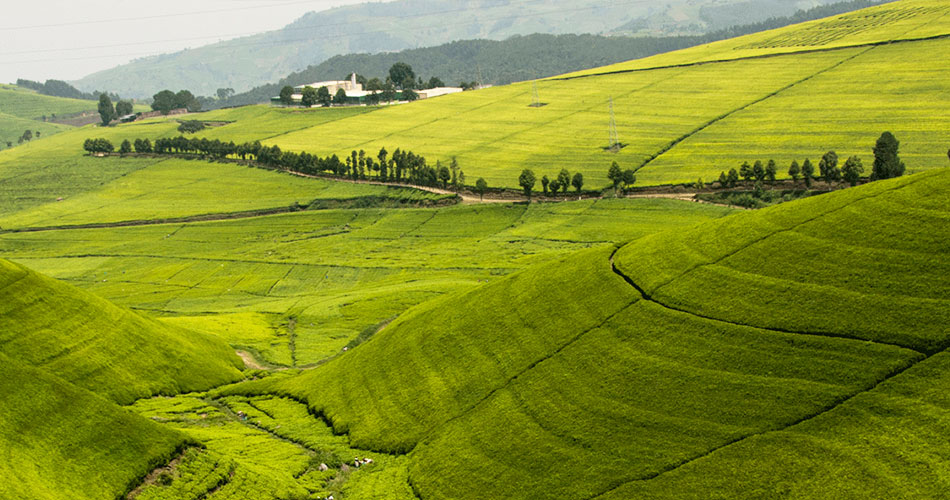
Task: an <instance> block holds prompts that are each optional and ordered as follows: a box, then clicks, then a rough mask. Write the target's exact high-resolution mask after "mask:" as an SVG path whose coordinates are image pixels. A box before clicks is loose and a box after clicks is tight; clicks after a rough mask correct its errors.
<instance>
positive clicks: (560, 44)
mask: <svg viewBox="0 0 950 500" xmlns="http://www.w3.org/2000/svg"><path fill="white" fill-rule="evenodd" d="M879 3H881V2H879V1H873V0H851V1H846V2H838V3H834V4H831V5H824V6H818V7H814V8H812V9H808V10H799V11H797V12H796V13H794V14H793V15H791V16H785V17H773V18H770V19H768V20H766V21H762V22H759V23H754V24H745V25H741V26H733V27H730V28H727V29H722V30H718V31H715V32H711V33H708V34H703V35H693V36H646V37H642V36H641V37H626V36H603V35H589V34H588V35H573V34H566V35H550V34H541V33H536V34H533V35H527V36H513V37H511V38H509V39H507V40H503V41H496V40H485V39H480V40H461V41H456V42H451V43H446V44H443V45H439V46H436V47H426V48H421V49H408V50H403V51H399V52H383V53H378V54H346V55H339V56H334V57H331V58H330V59H328V60H326V61H324V62H322V63H320V64H318V65H315V66H310V67H308V68H307V69H305V70H303V71H298V72H294V73H291V74H290V75H288V76H286V77H285V78H282V79H281V80H280V81H278V82H276V83H269V84H266V85H261V86H259V87H255V88H254V89H252V90H250V91H247V92H244V93H240V94H236V95H233V96H231V97H229V98H228V99H224V100H218V101H216V102H209V101H203V104H204V105H205V106H206V107H207V108H220V107H226V106H242V105H245V104H256V103H260V102H267V101H268V100H269V99H270V98H271V97H273V96H276V95H277V94H278V93H279V92H280V89H281V87H283V86H285V85H291V86H293V85H300V84H302V83H308V82H317V81H325V80H338V79H341V78H345V77H346V76H347V75H349V74H350V73H352V72H354V71H355V72H357V73H359V74H360V75H365V76H366V77H368V78H369V77H373V76H384V75H386V74H387V72H388V71H389V68H390V67H391V66H392V65H393V64H395V63H396V62H405V63H408V64H409V65H410V66H412V68H413V69H414V70H415V71H416V73H417V74H420V75H427V76H429V75H431V76H436V77H438V78H440V79H441V80H442V81H444V82H445V83H446V84H447V85H458V84H459V82H478V83H480V84H491V85H503V84H508V83H511V82H517V81H523V80H531V79H536V78H544V77H547V76H552V75H557V74H561V73H567V72H571V71H578V70H582V69H588V68H595V67H598V66H604V65H608V64H613V63H617V62H621V61H627V60H630V59H638V58H642V57H648V56H651V55H654V54H660V53H663V52H671V51H674V50H679V49H682V48H686V47H693V46H696V45H702V44H704V43H710V42H714V41H718V40H724V39H728V38H733V37H737V36H742V35H745V34H749V33H757V32H759V31H765V30H770V29H775V28H780V27H782V26H788V25H791V24H797V23H801V22H805V21H810V20H813V19H820V18H823V17H828V16H832V15H836V14H841V13H845V12H851V11H854V10H857V9H863V8H865V7H869V6H871V5H876V4H879ZM623 29H632V27H626V28H623Z"/></svg>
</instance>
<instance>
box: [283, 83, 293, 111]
mask: <svg viewBox="0 0 950 500" xmlns="http://www.w3.org/2000/svg"><path fill="white" fill-rule="evenodd" d="M280 102H281V104H285V105H287V106H289V105H291V104H293V103H294V88H293V87H291V86H290V85H284V88H282V89H280Z"/></svg>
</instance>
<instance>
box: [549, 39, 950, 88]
mask: <svg viewBox="0 0 950 500" xmlns="http://www.w3.org/2000/svg"><path fill="white" fill-rule="evenodd" d="M921 27H923V26H918V27H915V28H914V29H919V28H921ZM912 31H913V30H912ZM945 38H950V33H944V34H941V35H932V36H925V37H919V38H902V39H898V40H886V41H879V42H867V43H856V44H852V45H841V46H837V47H823V48H815V49H805V50H797V51H794V52H778V53H774V54H759V55H753V56H744V57H736V58H733V59H710V60H708V61H693V62H688V63H680V64H665V65H661V66H650V67H648V68H631V69H618V70H614V71H605V72H603V73H590V74H586V75H575V76H561V77H556V76H555V77H550V78H543V79H541V81H545V80H552V81H567V80H578V79H581V78H593V77H598V76H610V75H623V74H626V73H641V72H644V71H654V70H658V69H672V68H691V67H694V66H705V65H708V64H723V63H731V62H736V61H749V60H755V59H771V58H773V57H785V56H795V55H800V54H817V53H822V52H834V51H836V50H848V49H860V48H865V47H867V48H874V47H882V46H885V45H896V44H903V43H915V42H929V41H933V40H942V39H945ZM621 64H622V63H621Z"/></svg>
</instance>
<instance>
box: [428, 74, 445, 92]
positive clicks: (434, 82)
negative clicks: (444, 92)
mask: <svg viewBox="0 0 950 500" xmlns="http://www.w3.org/2000/svg"><path fill="white" fill-rule="evenodd" d="M438 87H445V82H443V81H442V80H440V79H439V78H437V77H434V76H433V77H432V78H429V83H427V84H426V88H428V89H434V88H438Z"/></svg>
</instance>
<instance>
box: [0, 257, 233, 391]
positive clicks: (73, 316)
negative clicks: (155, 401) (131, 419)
mask: <svg viewBox="0 0 950 500" xmlns="http://www.w3.org/2000/svg"><path fill="white" fill-rule="evenodd" d="M102 279H103V281H105V280H107V279H109V278H108V277H103V278H102ZM113 279H115V277H113ZM0 286H2V288H0V295H2V297H3V300H2V301H0V304H2V305H0V332H2V333H0V352H2V353H3V354H4V355H5V356H7V357H9V358H12V359H16V360H19V361H21V362H23V363H25V364H27V365H30V366H35V367H39V368H42V369H44V370H45V371H48V372H49V373H52V374H54V375H57V376H58V377H60V378H62V379H63V380H65V381H67V382H71V383H72V384H75V385H76V386H78V387H82V388H85V389H88V390H90V391H93V392H96V393H98V394H100V395H102V396H105V397H107V398H109V399H112V400H114V401H116V402H119V403H129V402H132V401H134V400H135V399H138V398H142V397H147V396H152V395H155V394H176V393H178V392H182V391H185V392H188V391H195V390H201V389H207V388H209V387H214V386H217V385H221V384H223V383H227V382H232V381H235V380H239V379H240V378H241V377H242V376H241V374H240V372H239V371H238V370H237V368H238V367H239V366H241V365H240V361H239V360H238V359H237V356H235V355H234V353H233V352H232V351H231V349H230V348H228V347H227V346H226V345H225V344H224V343H222V342H220V341H219V340H216V339H214V338H212V337H208V336H206V335H204V334H199V333H196V332H193V331H188V330H184V329H180V328H175V327H171V326H168V325H165V324H162V323H159V322H157V321H155V320H152V319H147V318H145V317H143V316H141V315H139V314H136V313H134V312H131V311H129V310H126V309H122V308H119V307H116V306H115V305H113V304H111V303H109V302H107V301H105V300H103V299H101V298H99V297H97V296H95V295H92V294H89V293H87V292H83V291H81V290H79V289H77V288H75V287H73V286H69V285H66V284H63V283H60V282H57V281H55V280H52V279H50V278H47V277H45V276H42V275H40V274H37V273H35V272H33V271H31V270H29V269H27V268H24V267H23V266H20V265H17V264H14V263H12V262H9V261H5V260H0Z"/></svg>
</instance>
